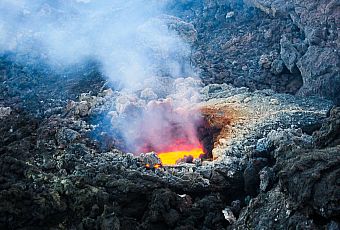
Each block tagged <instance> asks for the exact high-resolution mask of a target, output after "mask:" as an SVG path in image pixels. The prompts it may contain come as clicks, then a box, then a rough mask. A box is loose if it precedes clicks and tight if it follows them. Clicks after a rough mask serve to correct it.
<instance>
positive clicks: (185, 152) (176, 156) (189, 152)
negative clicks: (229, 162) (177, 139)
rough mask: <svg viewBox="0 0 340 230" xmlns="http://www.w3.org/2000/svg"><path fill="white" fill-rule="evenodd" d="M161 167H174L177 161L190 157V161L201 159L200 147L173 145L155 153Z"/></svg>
mask: <svg viewBox="0 0 340 230" xmlns="http://www.w3.org/2000/svg"><path fill="white" fill-rule="evenodd" d="M157 154H158V157H159V159H160V160H161V162H162V165H168V166H169V165H175V164H176V163H178V161H180V160H182V159H185V158H188V157H192V159H198V158H201V157H202V155H204V151H203V147H202V146H201V145H183V144H182V145H174V146H170V147H169V148H168V149H166V150H163V151H158V152H157Z"/></svg>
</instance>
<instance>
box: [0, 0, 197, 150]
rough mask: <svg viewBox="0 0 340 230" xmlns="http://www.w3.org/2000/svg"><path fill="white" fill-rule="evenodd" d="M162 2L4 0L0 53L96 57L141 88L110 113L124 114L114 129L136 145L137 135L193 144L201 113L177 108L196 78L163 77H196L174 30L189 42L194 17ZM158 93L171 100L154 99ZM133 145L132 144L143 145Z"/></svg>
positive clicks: (158, 142) (60, 60) (190, 98)
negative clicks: (172, 12)
mask: <svg viewBox="0 0 340 230" xmlns="http://www.w3.org/2000/svg"><path fill="white" fill-rule="evenodd" d="M166 2H167V1H166V0H35V1H32V0H1V1H0V53H4V52H12V53H19V54H24V55H31V56H33V57H39V58H42V59H44V61H48V62H49V63H50V64H51V65H52V66H67V65H70V64H76V63H81V62H82V61H85V60H88V59H95V60H97V61H98V62H99V63H100V64H101V68H102V72H103V73H104V75H105V76H107V77H108V78H109V79H110V80H111V81H113V82H120V83H121V86H122V87H123V88H124V89H125V91H129V92H130V93H132V94H134V95H137V93H136V92H140V91H142V93H141V94H139V95H138V96H137V99H135V98H134V97H131V98H127V97H121V98H119V99H118V100H117V116H118V117H116V118H115V119H116V120H117V119H118V120H120V121H121V127H119V128H120V129H121V132H122V133H123V136H124V137H125V138H126V139H127V140H126V142H127V143H128V144H131V145H137V144H139V140H138V139H139V138H140V137H143V138H144V139H143V140H142V142H143V143H144V144H145V143H148V144H150V145H152V147H156V148H159V149H161V148H162V146H163V145H164V144H166V143H167V142H169V144H171V142H173V141H176V140H175V139H176V138H177V139H178V138H181V140H182V139H187V140H188V141H189V142H191V143H193V144H196V143H197V137H196V130H195V129H196V126H197V124H196V123H197V122H198V121H199V118H197V116H192V115H191V114H186V113H181V112H180V109H179V108H180V107H183V106H185V105H187V104H190V103H192V102H196V101H197V99H198V94H197V88H198V87H199V82H197V81H195V80H193V79H192V78H190V79H188V80H184V79H183V78H182V79H177V80H176V81H175V82H170V81H169V83H167V82H166V81H167V80H166V79H173V78H178V77H189V76H191V77H192V76H195V74H194V72H193V71H192V69H191V66H190V61H189V56H190V47H189V45H188V44H187V43H186V42H184V41H183V38H181V37H180V36H179V34H178V33H179V30H180V28H179V27H183V28H184V29H183V30H182V32H183V31H184V35H185V36H187V37H188V39H187V40H190V41H191V42H192V41H193V40H194V39H195V30H194V29H193V26H192V25H191V24H189V23H185V22H183V21H180V20H179V19H177V18H175V17H171V16H167V15H165V12H164V11H163V9H164V7H165V4H166ZM169 27H171V28H172V29H174V30H170V29H169ZM175 30H176V31H175ZM160 76H162V77H163V78H159V77H160ZM165 76H166V77H168V78H164V77H165ZM160 79H162V80H160ZM157 82H158V83H159V82H161V84H158V83H157ZM160 98H163V99H165V98H168V99H167V100H166V101H165V102H166V103H164V102H152V100H157V99H160ZM169 101H170V102H171V103H170V104H169V105H168V104H167V103H168V102H169ZM168 106H170V107H168ZM196 115H197V114H196ZM116 120H115V121H116ZM113 123H115V122H113ZM173 124H175V125H177V126H180V128H179V130H181V132H180V134H178V135H182V136H183V137H178V136H177V137H173V135H177V133H179V132H178V131H176V130H173V129H174V128H173V127H171V126H173ZM143 143H141V144H140V145H143ZM134 147H135V148H131V149H140V147H142V146H134Z"/></svg>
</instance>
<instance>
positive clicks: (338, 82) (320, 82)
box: [298, 46, 340, 104]
mask: <svg viewBox="0 0 340 230" xmlns="http://www.w3.org/2000/svg"><path fill="white" fill-rule="evenodd" d="M298 67H299V69H300V71H301V75H302V78H303V81H304V85H303V86H302V88H301V89H300V91H299V94H300V95H320V96H323V97H325V98H328V99H331V100H333V101H334V102H335V103H337V104H339V103H340V96H339V92H340V58H339V51H337V50H335V49H333V48H321V47H317V46H310V47H309V48H308V51H307V52H306V53H305V54H304V55H303V56H302V57H301V59H300V60H299V62H298Z"/></svg>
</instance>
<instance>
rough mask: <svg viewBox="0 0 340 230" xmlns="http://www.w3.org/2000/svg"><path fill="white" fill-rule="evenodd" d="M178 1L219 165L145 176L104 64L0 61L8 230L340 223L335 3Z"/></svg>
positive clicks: (1, 206) (0, 143)
mask: <svg viewBox="0 0 340 230" xmlns="http://www.w3.org/2000/svg"><path fill="white" fill-rule="evenodd" d="M176 2H177V3H174V4H172V5H169V10H170V12H171V13H172V14H173V15H175V16H176V17H178V20H177V19H176V20H175V21H172V22H173V25H172V26H174V27H175V29H176V30H178V31H179V32H180V33H182V34H183V33H184V35H183V36H184V37H186V38H187V39H188V41H189V42H191V44H192V47H193V52H192V57H191V58H192V62H193V64H194V65H195V66H196V67H197V68H199V69H200V70H201V72H200V77H201V79H202V81H203V82H204V84H205V85H204V86H202V88H201V89H200V94H199V95H200V101H201V102H199V103H197V104H193V105H192V107H193V108H195V109H197V108H199V109H200V110H201V111H202V114H203V115H204V116H205V117H206V119H207V120H208V121H209V125H210V128H212V130H218V131H217V132H215V133H214V145H213V147H214V148H213V150H212V153H211V154H212V158H213V160H206V161H203V162H202V161H195V162H194V163H181V164H179V165H177V166H173V167H161V168H159V169H147V168H146V167H145V162H144V161H145V159H143V158H142V157H139V156H134V155H132V154H127V153H125V152H122V151H121V150H119V149H117V146H120V143H119V138H117V136H112V135H110V131H111V129H110V127H112V122H113V123H114V120H112V119H113V118H114V116H113V114H115V113H113V112H115V111H116V110H117V108H119V107H120V106H121V105H118V104H119V103H122V102H121V100H117V99H118V98H121V97H124V96H126V95H125V93H124V92H119V91H116V89H115V88H113V87H111V85H109V84H107V83H106V82H105V80H104V79H103V77H102V75H101V73H100V72H99V71H98V66H97V63H93V62H90V63H88V64H86V65H81V66H78V65H77V66H73V67H70V68H69V69H64V70H63V71H61V72H60V73H59V72H58V73H56V72H54V71H52V70H51V69H50V68H49V67H48V66H42V65H40V64H39V65H37V63H36V62H30V61H26V62H24V63H18V62H17V61H16V59H14V58H13V56H11V55H7V56H2V57H1V60H0V81H1V84H0V228H1V229H332V230H333V229H334V230H335V229H339V228H340V222H339V219H340V193H339V192H340V181H339V178H340V149H339V146H338V145H339V143H340V125H339V124H340V109H339V107H336V106H334V105H336V104H338V103H339V95H338V91H339V87H340V83H339V53H338V52H339V51H338V47H339V37H338V30H339V26H337V25H339V21H338V20H339V12H340V11H339V10H338V9H339V4H338V3H337V1H331V0H325V1H304V0H291V1H280V0H276V1H268V0H266V1H264V0H263V1H262V0H261V1H256V0H249V1H247V2H242V1H213V0H212V1H204V2H203V1H190V0H189V1H180V3H179V2H178V1H176ZM184 21H185V22H186V23H184V24H183V23H179V24H178V22H184ZM60 79H62V80H60ZM179 84H187V85H188V86H190V85H195V84H197V82H196V81H193V80H192V79H187V80H185V79H184V80H183V81H174V80H173V79H166V78H164V79H163V80H161V81H160V82H159V84H158V85H157V89H153V91H155V92H156V90H159V91H160V92H156V93H157V94H158V95H161V91H162V90H163V89H164V90H166V89H168V88H169V87H170V86H171V87H174V88H176V87H178V85H179ZM285 93H288V94H285ZM147 95H149V96H150V95H153V94H151V93H150V92H149V93H148V94H146V93H145V92H144V93H143V92H140V91H139V92H138V93H137V94H135V95H133V97H134V98H133V99H131V100H133V101H134V102H135V101H136V100H137V101H139V102H140V103H145V101H147V100H151V99H152V98H147ZM307 96H311V97H307ZM319 96H321V97H323V98H320V97H319ZM128 98H131V97H130V95H129V97H128ZM124 102H125V103H126V102H127V101H126V100H125V101H124ZM103 118H104V119H103ZM226 118H227V119H226ZM108 127H109V128H108ZM147 157H151V158H152V157H153V156H152V155H151V156H147Z"/></svg>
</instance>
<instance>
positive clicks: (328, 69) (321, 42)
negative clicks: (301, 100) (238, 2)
mask: <svg viewBox="0 0 340 230" xmlns="http://www.w3.org/2000/svg"><path fill="white" fill-rule="evenodd" d="M249 2H250V3H251V4H252V5H254V6H255V7H257V8H258V9H260V10H262V11H264V12H265V13H267V14H271V15H274V16H276V17H283V16H284V15H285V16H289V17H290V18H291V20H292V21H293V22H294V24H295V25H296V26H298V27H299V28H300V29H301V30H302V31H303V33H304V37H305V41H304V43H305V45H306V44H307V45H308V46H309V47H308V50H307V51H304V50H301V51H302V52H301V51H300V50H298V51H297V50H296V49H295V48H294V47H293V46H292V45H291V44H289V43H287V42H283V41H282V40H281V58H282V60H283V61H284V62H285V64H286V66H287V68H288V69H289V70H290V71H292V69H293V68H294V67H295V64H296V63H297V66H298V68H299V70H300V72H301V76H302V79H303V86H302V88H301V89H300V91H299V94H300V95H304V96H310V95H318V96H322V97H325V98H328V99H331V100H333V101H334V102H335V103H337V104H339V103H340V101H339V100H340V99H339V95H338V93H337V92H339V90H340V88H339V87H340V81H339V77H340V59H339V46H340V40H339V38H340V36H339V26H337V25H339V23H340V21H339V18H340V13H339V12H340V5H339V3H338V1H334V0H326V1H308V0H290V1H282V0H250V1H249ZM322 9H324V11H323V10H322ZM276 12H280V14H279V15H277V14H276ZM322 12H324V13H322ZM290 35H291V34H290ZM300 57H301V58H300Z"/></svg>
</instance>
